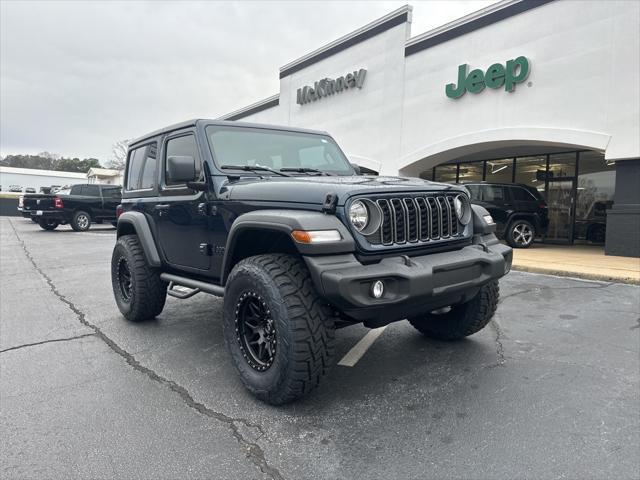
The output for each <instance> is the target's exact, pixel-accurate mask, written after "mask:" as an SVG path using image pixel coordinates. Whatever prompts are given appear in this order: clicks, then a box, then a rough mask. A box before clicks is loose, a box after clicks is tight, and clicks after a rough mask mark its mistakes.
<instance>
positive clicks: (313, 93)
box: [296, 68, 367, 105]
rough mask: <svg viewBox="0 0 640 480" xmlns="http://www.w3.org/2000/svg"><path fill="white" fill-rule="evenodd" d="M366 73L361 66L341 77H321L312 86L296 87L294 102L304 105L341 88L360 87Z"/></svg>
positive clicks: (340, 90)
mask: <svg viewBox="0 0 640 480" xmlns="http://www.w3.org/2000/svg"><path fill="white" fill-rule="evenodd" d="M366 75H367V71H366V70H365V69H364V68H361V69H360V70H359V71H357V72H356V71H354V72H353V73H347V74H346V75H345V76H343V77H338V78H336V79H333V78H323V79H322V80H318V81H317V82H315V83H314V84H313V87H310V86H309V85H307V86H304V87H302V88H299V89H298V95H297V100H296V103H298V104H300V105H304V104H305V103H309V102H315V101H316V100H319V99H320V98H322V97H328V96H330V95H333V94H334V93H340V92H342V91H343V90H348V89H350V88H362V84H363V83H364V77H365V76H366Z"/></svg>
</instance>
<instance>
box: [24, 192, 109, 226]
mask: <svg viewBox="0 0 640 480" xmlns="http://www.w3.org/2000/svg"><path fill="white" fill-rule="evenodd" d="M121 198H122V187H120V186H119V185H95V184H94V185H74V186H73V187H71V190H70V191H69V193H61V192H60V193H57V194H55V195H49V194H33V195H24V196H23V197H20V203H19V204H18V210H21V212H22V216H23V217H26V218H31V219H32V220H34V221H36V223H37V224H38V225H40V227H41V228H42V229H44V230H55V229H56V228H57V227H58V225H65V224H69V225H71V228H73V229H74V230H75V231H76V232H84V231H86V230H89V228H90V227H91V222H96V223H102V222H112V223H113V224H114V225H115V222H116V207H117V206H118V204H119V203H120V200H121Z"/></svg>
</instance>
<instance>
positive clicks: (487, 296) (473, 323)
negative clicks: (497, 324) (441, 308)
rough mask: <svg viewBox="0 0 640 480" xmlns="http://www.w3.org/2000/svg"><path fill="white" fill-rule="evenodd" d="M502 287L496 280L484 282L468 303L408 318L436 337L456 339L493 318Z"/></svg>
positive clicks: (481, 326) (428, 334) (483, 325)
mask: <svg viewBox="0 0 640 480" xmlns="http://www.w3.org/2000/svg"><path fill="white" fill-rule="evenodd" d="M499 297H500V287H499V286H498V282H497V281H493V282H490V283H488V284H486V285H485V286H483V287H482V288H481V289H480V291H479V292H478V294H477V295H476V296H475V297H473V298H472V299H471V300H469V301H468V302H466V303H461V304H458V305H453V306H452V307H451V310H449V311H448V312H446V313H441V314H435V313H427V314H426V315H423V316H421V317H416V318H410V319H409V322H410V323H411V325H413V326H414V327H415V328H416V329H417V330H418V331H419V332H420V333H422V334H423V335H425V336H427V337H429V338H433V339H435V340H445V341H455V340H461V339H462V338H464V337H468V336H469V335H473V334H474V333H477V332H479V331H480V330H482V329H483V328H484V327H486V326H487V324H488V323H489V322H490V321H491V318H493V314H494V313H495V312H496V308H497V307H498V299H499Z"/></svg>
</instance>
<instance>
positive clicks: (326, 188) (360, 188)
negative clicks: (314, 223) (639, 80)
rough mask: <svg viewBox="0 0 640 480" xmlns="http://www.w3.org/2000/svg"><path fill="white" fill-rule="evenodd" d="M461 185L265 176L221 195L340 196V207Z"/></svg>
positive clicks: (317, 199) (269, 198) (318, 200)
mask: <svg viewBox="0 0 640 480" xmlns="http://www.w3.org/2000/svg"><path fill="white" fill-rule="evenodd" d="M464 190H465V189H464V187H462V186H460V185H451V184H447V183H437V182H430V181H428V180H422V179H420V178H402V177H375V176H335V177H329V176H311V175H309V176H295V177H277V176H265V177H264V178H260V177H251V178H248V177H244V178H242V179H240V180H237V181H233V182H229V183H226V184H224V185H223V186H222V188H221V189H220V192H219V195H220V197H221V198H223V199H226V200H242V201H258V202H260V201H265V202H288V203H311V204H320V205H321V204H322V203H323V202H324V199H325V197H326V196H327V194H328V193H334V194H336V195H337V196H338V205H344V204H345V202H346V200H347V199H348V198H349V197H351V196H354V195H363V194H378V195H379V194H384V193H403V192H434V191H456V192H462V191H464Z"/></svg>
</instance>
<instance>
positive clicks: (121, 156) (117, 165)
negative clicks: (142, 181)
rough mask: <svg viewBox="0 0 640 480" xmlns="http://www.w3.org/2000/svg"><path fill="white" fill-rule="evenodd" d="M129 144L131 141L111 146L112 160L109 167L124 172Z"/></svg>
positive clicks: (119, 142)
mask: <svg viewBox="0 0 640 480" xmlns="http://www.w3.org/2000/svg"><path fill="white" fill-rule="evenodd" d="M129 142H131V140H118V141H117V142H116V143H114V144H113V145H112V146H111V158H110V159H109V161H108V162H107V167H109V168H113V169H115V170H124V164H125V162H126V161H127V148H128V147H129Z"/></svg>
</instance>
